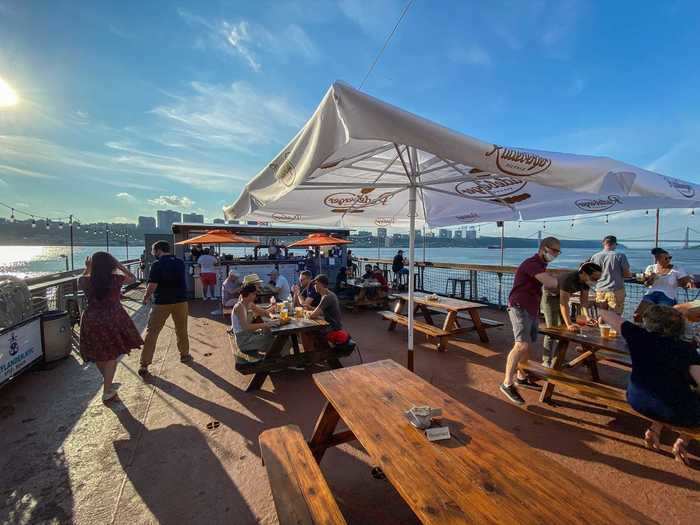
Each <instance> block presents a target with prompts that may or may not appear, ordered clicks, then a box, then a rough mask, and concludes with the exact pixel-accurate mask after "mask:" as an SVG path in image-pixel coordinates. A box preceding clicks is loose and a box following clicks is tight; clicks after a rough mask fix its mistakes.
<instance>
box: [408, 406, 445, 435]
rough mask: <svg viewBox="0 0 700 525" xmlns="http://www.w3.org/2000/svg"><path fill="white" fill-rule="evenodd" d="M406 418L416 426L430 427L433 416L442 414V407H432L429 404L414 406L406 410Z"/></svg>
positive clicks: (421, 427) (423, 428)
mask: <svg viewBox="0 0 700 525" xmlns="http://www.w3.org/2000/svg"><path fill="white" fill-rule="evenodd" d="M405 415H406V419H408V422H409V423H411V425H413V426H414V427H416V428H419V429H421V430H425V429H427V428H429V427H430V425H431V423H432V421H433V418H434V417H438V416H441V415H442V409H441V408H431V407H429V406H425V405H423V406H412V407H411V408H409V409H408V410H406V412H405Z"/></svg>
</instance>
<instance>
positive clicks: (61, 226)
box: [58, 222, 63, 230]
mask: <svg viewBox="0 0 700 525" xmlns="http://www.w3.org/2000/svg"><path fill="white" fill-rule="evenodd" d="M58 229H59V230H62V229H63V223H62V222H59V223H58Z"/></svg>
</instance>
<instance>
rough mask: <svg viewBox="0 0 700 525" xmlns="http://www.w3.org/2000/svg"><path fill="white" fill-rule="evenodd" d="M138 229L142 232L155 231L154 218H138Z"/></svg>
mask: <svg viewBox="0 0 700 525" xmlns="http://www.w3.org/2000/svg"><path fill="white" fill-rule="evenodd" d="M138 228H139V230H141V231H144V232H153V231H156V219H155V217H143V216H140V217H139V219H138Z"/></svg>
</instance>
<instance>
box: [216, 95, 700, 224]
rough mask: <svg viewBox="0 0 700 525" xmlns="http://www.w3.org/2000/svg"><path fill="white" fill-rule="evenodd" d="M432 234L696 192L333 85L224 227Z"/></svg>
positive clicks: (693, 200) (693, 201)
mask: <svg viewBox="0 0 700 525" xmlns="http://www.w3.org/2000/svg"><path fill="white" fill-rule="evenodd" d="M411 187H414V188H416V190H417V191H416V217H415V221H416V224H417V225H418V226H419V227H420V226H421V225H422V224H423V223H426V224H427V225H428V226H430V227H435V226H447V225H455V224H467V223H476V222H485V221H494V220H514V219H523V220H528V219H539V218H545V217H553V216H561V215H574V214H575V215H585V214H590V213H596V212H601V211H607V210H610V211H611V212H612V211H618V210H631V209H650V208H693V207H697V206H699V205H700V185H697V184H693V183H689V182H685V181H682V180H679V179H676V178H672V177H668V176H664V175H660V174H658V173H654V172H651V171H649V170H645V169H642V168H639V167H635V166H632V165H630V164H626V163H624V162H619V161H616V160H613V159H610V158H605V157H593V156H585V155H571V154H565V153H553V152H547V151H535V150H530V149H523V148H514V147H509V146H501V145H497V144H493V143H488V142H482V141H480V140H478V139H475V138H472V137H468V136H466V135H462V134H460V133H457V132H454V131H451V130H449V129H446V128H444V127H442V126H439V125H438V124H435V123H433V122H430V121H428V120H425V119H423V118H421V117H418V116H416V115H413V114H411V113H408V112H406V111H403V110H401V109H399V108H397V107H394V106H391V105H389V104H386V103H384V102H382V101H380V100H377V99H375V98H373V97H370V96H368V95H366V94H364V93H361V92H359V91H357V90H355V89H353V88H351V87H349V86H347V85H344V84H340V83H335V84H333V86H331V88H330V89H329V90H328V92H327V94H326V96H325V97H324V99H323V101H322V102H321V104H320V105H319V106H318V108H317V109H316V111H315V112H314V114H313V116H312V117H311V119H310V120H309V121H308V122H307V123H306V124H305V125H304V127H303V128H302V129H301V131H299V133H298V134H297V135H296V136H295V137H294V139H292V141H291V142H290V143H289V144H288V145H287V147H285V148H284V150H283V151H282V152H280V153H279V154H278V155H277V157H276V158H275V159H273V160H272V162H270V163H269V164H268V165H267V166H266V167H265V168H264V169H263V170H262V171H261V172H260V173H259V174H258V175H257V176H256V177H254V178H253V179H252V180H251V181H250V182H249V183H248V184H247V185H246V187H245V189H244V191H243V192H242V194H241V196H240V197H239V198H238V200H237V201H236V202H235V204H233V205H232V206H229V207H228V208H226V209H225V213H226V216H227V217H228V218H241V217H244V216H245V217H248V218H250V219H251V220H260V221H269V222H296V223H305V224H317V225H329V226H331V225H333V226H341V225H342V226H368V225H374V226H389V227H392V226H393V227H404V228H405V227H408V226H409V223H410V213H409V201H410V193H411V192H410V191H409V190H410V188H411Z"/></svg>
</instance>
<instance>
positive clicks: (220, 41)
mask: <svg viewBox="0 0 700 525" xmlns="http://www.w3.org/2000/svg"><path fill="white" fill-rule="evenodd" d="M178 14H179V15H180V17H181V18H182V19H183V20H184V21H185V22H187V23H188V24H189V25H191V26H194V27H198V28H204V29H205V30H206V34H205V35H204V36H201V35H198V36H197V37H196V38H195V41H194V47H195V49H199V50H206V49H210V48H211V49H216V50H219V51H222V52H226V53H229V54H232V55H234V56H237V57H239V58H241V59H243V61H244V62H245V63H246V64H247V65H248V67H250V69H252V70H253V71H254V72H256V73H258V72H260V71H261V70H262V69H263V66H262V61H261V59H260V56H261V55H267V56H271V57H274V58H276V59H278V60H282V61H289V60H290V59H292V58H297V57H298V58H302V59H304V60H306V61H307V62H312V63H313V62H316V61H318V59H319V58H320V56H321V52H320V50H319V49H318V47H316V45H315V44H314V42H313V41H312V39H311V38H310V37H309V35H308V34H307V33H306V32H305V31H304V29H303V28H302V27H300V26H299V25H297V24H293V23H292V24H289V25H287V26H286V27H284V26H283V27H280V28H275V31H274V32H273V31H270V30H268V29H267V28H266V27H265V26H263V25H260V24H255V23H251V22H249V21H248V20H237V21H230V20H218V21H213V20H209V19H206V18H204V17H201V16H197V15H194V14H192V13H190V12H189V11H186V10H184V9H178Z"/></svg>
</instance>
